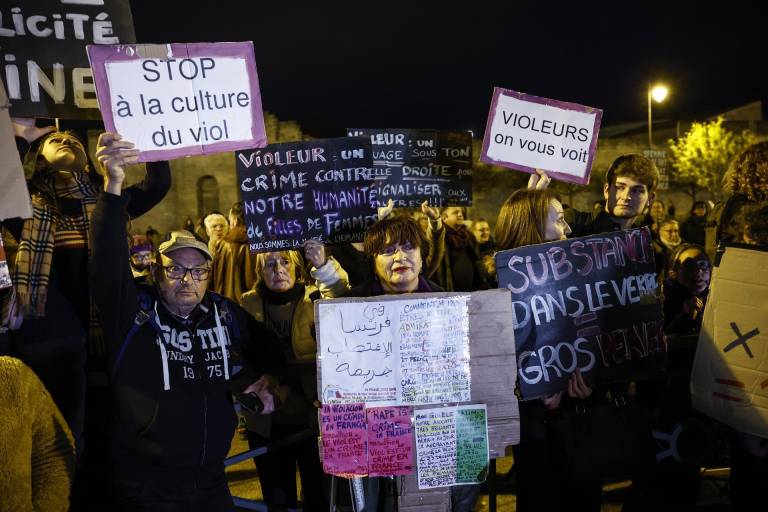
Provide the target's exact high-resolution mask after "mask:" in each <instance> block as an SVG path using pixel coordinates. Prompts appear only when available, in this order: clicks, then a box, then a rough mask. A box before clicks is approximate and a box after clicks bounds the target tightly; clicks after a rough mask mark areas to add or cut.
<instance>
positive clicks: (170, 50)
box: [88, 42, 267, 162]
mask: <svg viewBox="0 0 768 512" xmlns="http://www.w3.org/2000/svg"><path fill="white" fill-rule="evenodd" d="M88 58H89V59H90V60H91V66H92V68H93V76H94V80H95V82H96V93H97V94H98V97H99V105H100V107H101V113H102V116H103V117H104V125H105V126H106V128H107V130H108V131H112V132H117V133H120V134H121V135H122V136H123V139H125V140H129V141H131V142H133V143H134V144H136V147H137V148H138V149H139V150H140V151H141V153H140V155H139V161H140V162H152V161H155V160H170V159H172V158H178V157H180V156H189V155H207V154H211V153H217V152H221V151H235V150H238V149H245V148H256V147H260V146H264V145H265V144H266V143H267V136H266V132H265V129H264V114H263V112H262V110H261V93H260V92H259V80H258V76H257V74H256V61H255V58H254V56H253V44H252V43H250V42H245V43H192V44H166V45H108V46H104V45H100V46H94V45H91V46H88Z"/></svg>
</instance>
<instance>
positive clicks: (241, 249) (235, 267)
mask: <svg viewBox="0 0 768 512" xmlns="http://www.w3.org/2000/svg"><path fill="white" fill-rule="evenodd" d="M209 218H210V216H209ZM212 240H213V239H212ZM209 247H211V255H212V256H213V263H212V269H211V270H212V272H211V286H210V288H211V291H213V292H216V293H218V294H220V295H223V296H224V297H226V298H228V299H230V300H232V301H239V300H240V297H241V296H242V295H243V293H245V292H247V291H248V290H250V289H251V288H253V284H254V283H255V282H256V272H255V270H254V261H253V256H252V255H251V250H250V245H249V243H248V233H247V231H246V228H245V218H244V216H243V205H242V204H241V203H235V204H234V205H232V208H230V210H229V231H228V232H227V234H226V235H224V237H223V238H221V239H220V240H214V241H212V242H211V243H209Z"/></svg>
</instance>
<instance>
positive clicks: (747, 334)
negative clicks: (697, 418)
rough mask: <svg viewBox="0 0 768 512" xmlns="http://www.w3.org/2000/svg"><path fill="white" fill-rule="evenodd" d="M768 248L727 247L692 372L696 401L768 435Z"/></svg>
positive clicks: (707, 410)
mask: <svg viewBox="0 0 768 512" xmlns="http://www.w3.org/2000/svg"><path fill="white" fill-rule="evenodd" d="M766 283H768V252H766V251H765V250H764V248H763V250H760V249H759V248H757V247H756V248H754V249H747V248H744V247H726V249H725V254H723V257H722V259H721V260H720V264H719V266H717V267H716V268H715V270H714V272H713V274H712V284H711V286H710V289H709V296H708V298H707V305H706V308H705V309H704V317H703V318H702V323H701V332H700V334H699V343H698V345H697V346H696V358H695V359H694V362H693V373H692V374H691V397H692V402H693V406H694V407H695V408H696V409H698V410H700V411H702V412H703V413H704V414H707V415H708V416H711V417H713V418H715V419H716V420H718V421H720V422H722V423H724V424H726V425H728V426H730V427H732V428H735V429H736V430H738V431H740V432H746V433H749V434H752V435H755V436H758V437H762V438H768V284H766Z"/></svg>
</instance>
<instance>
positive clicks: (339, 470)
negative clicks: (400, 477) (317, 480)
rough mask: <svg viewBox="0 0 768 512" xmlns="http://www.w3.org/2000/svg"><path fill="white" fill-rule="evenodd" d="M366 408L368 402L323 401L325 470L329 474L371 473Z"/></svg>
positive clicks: (321, 420) (321, 419)
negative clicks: (324, 402) (339, 402)
mask: <svg viewBox="0 0 768 512" xmlns="http://www.w3.org/2000/svg"><path fill="white" fill-rule="evenodd" d="M364 408H365V404H325V405H323V408H322V411H321V412H320V424H321V437H322V440H323V470H324V471H325V472H326V473H328V474H329V475H349V476H364V475H366V474H368V458H367V451H366V437H367V436H366V425H365V410H364Z"/></svg>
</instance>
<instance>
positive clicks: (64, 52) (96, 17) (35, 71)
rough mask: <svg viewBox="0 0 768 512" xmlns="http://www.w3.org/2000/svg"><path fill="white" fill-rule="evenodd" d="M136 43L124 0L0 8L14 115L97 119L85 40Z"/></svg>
mask: <svg viewBox="0 0 768 512" xmlns="http://www.w3.org/2000/svg"><path fill="white" fill-rule="evenodd" d="M135 41H136V38H135V35H134V32H133V19H132V18H131V9H130V6H129V4H128V0H99V1H94V0H17V1H14V2H4V4H3V6H2V7H0V54H2V57H1V58H2V62H3V67H4V74H3V77H4V79H5V82H6V84H7V86H8V96H9V98H10V100H11V104H12V106H11V115H12V116H14V117H60V118H69V119H99V111H98V107H99V106H98V103H97V101H96V94H95V92H96V91H95V89H94V85H93V75H92V74H91V69H90V67H89V65H88V56H87V55H86V53H85V46H86V45H88V44H125V43H133V42H135Z"/></svg>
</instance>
